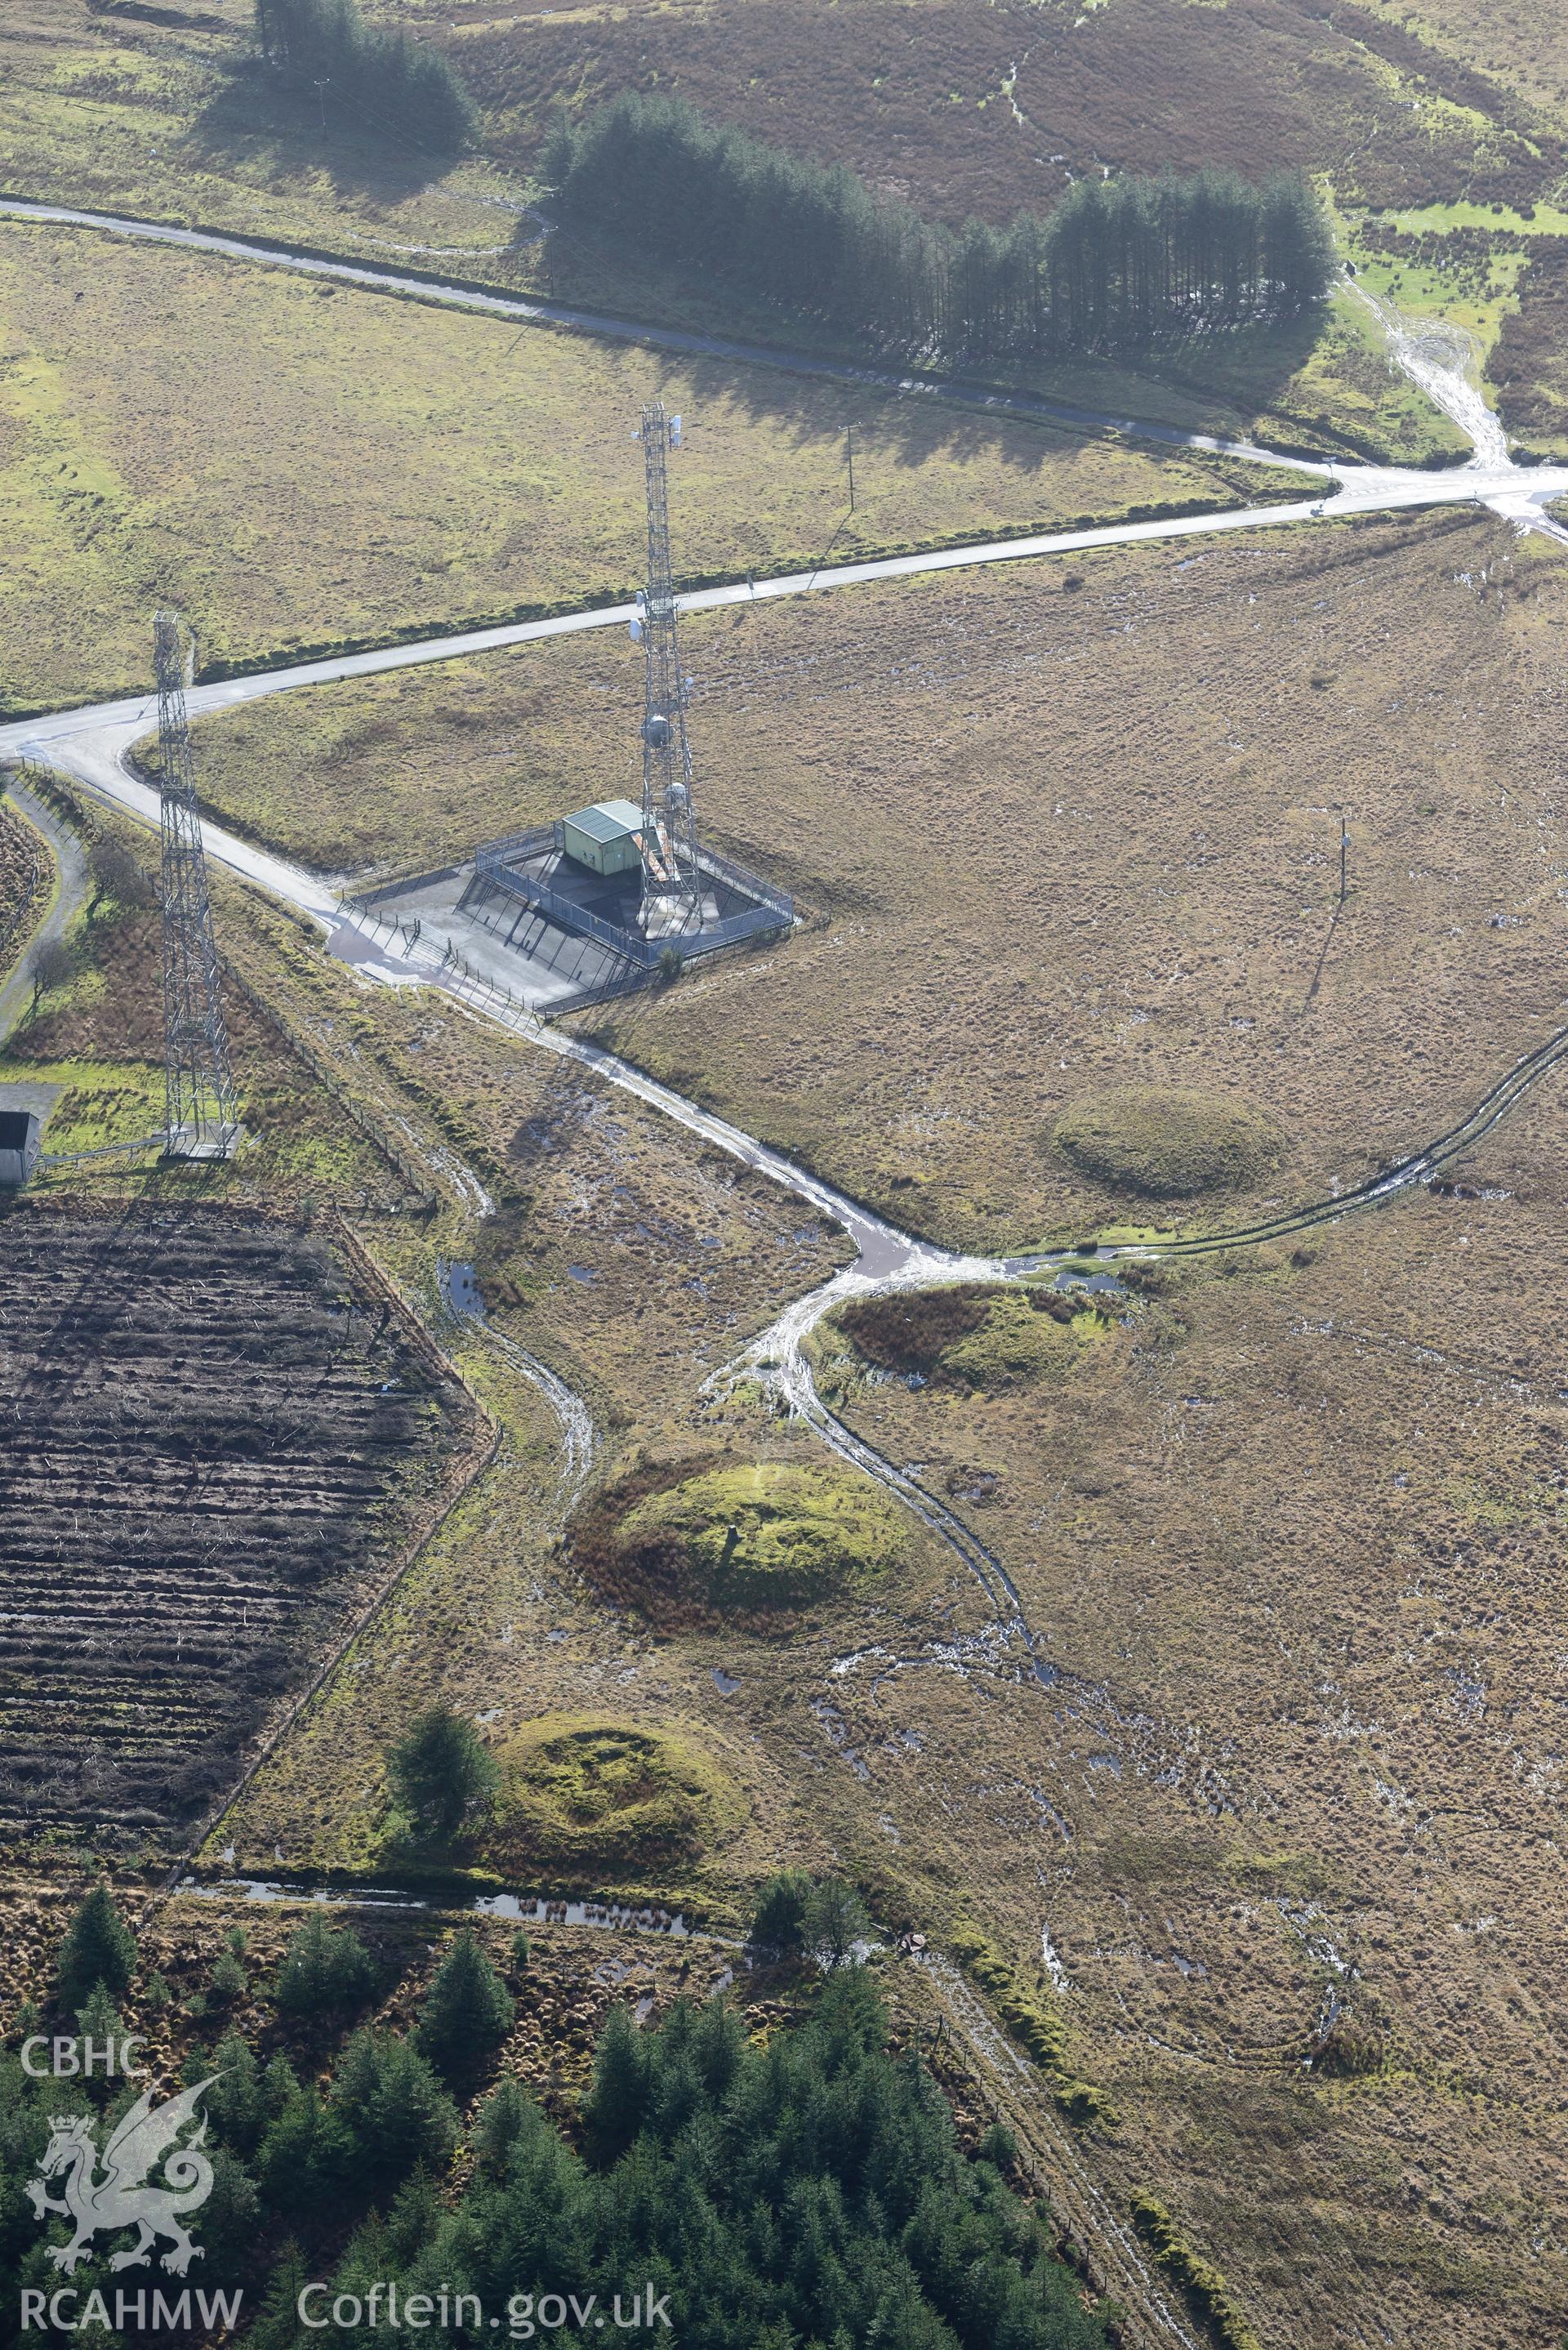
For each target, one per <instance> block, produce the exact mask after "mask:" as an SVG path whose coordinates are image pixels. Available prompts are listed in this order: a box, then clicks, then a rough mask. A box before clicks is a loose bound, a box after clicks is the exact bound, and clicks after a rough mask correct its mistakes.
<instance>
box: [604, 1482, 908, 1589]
mask: <svg viewBox="0 0 1568 2350" xmlns="http://www.w3.org/2000/svg"><path fill="white" fill-rule="evenodd" d="M908 1541H909V1537H908V1529H907V1524H906V1522H905V1520H904V1518H903V1516H902V1513H900V1512H899V1511H898V1510H897V1509H896V1508H895V1507H894V1506H893V1505H892V1504H891V1503H888V1501H887V1500H886V1499H885V1498H884V1497H883V1495H882V1494H881V1493H880V1492H879V1491H878V1490H877V1487H876V1486H875V1485H873V1484H872V1483H871V1482H869V1481H868V1480H867V1479H866V1478H862V1477H856V1476H854V1475H852V1474H851V1473H849V1472H848V1471H845V1470H841V1469H838V1468H835V1467H828V1466H826V1465H819V1464H817V1463H815V1462H813V1463H812V1464H810V1465H809V1466H807V1465H805V1464H797V1463H795V1462H793V1461H747V1462H740V1461H726V1460H715V1459H706V1460H697V1461H681V1462H679V1463H675V1464H669V1465H665V1466H662V1467H658V1468H655V1467H653V1466H651V1465H649V1466H646V1467H644V1468H642V1469H639V1470H634V1471H632V1472H631V1473H630V1474H629V1475H628V1476H626V1477H623V1478H622V1479H620V1480H619V1482H618V1483H616V1484H615V1485H612V1486H610V1487H609V1488H607V1491H606V1492H604V1493H602V1494H600V1495H599V1496H597V1499H596V1500H595V1501H593V1502H592V1503H589V1505H588V1507H587V1510H586V1511H585V1512H584V1513H583V1514H582V1517H581V1519H580V1520H579V1522H578V1524H577V1526H576V1528H575V1530H574V1533H573V1538H572V1555H573V1557H574V1559H575V1561H576V1565H577V1566H578V1568H579V1570H580V1571H581V1573H582V1574H583V1575H585V1576H586V1578H587V1581H588V1582H589V1583H591V1584H592V1585H593V1586H595V1588H596V1589H597V1591H598V1592H600V1594H601V1595H602V1596H604V1597H606V1598H608V1599H611V1600H613V1601H615V1602H616V1603H618V1605H621V1606H627V1607H635V1608H636V1609H637V1610H638V1612H639V1614H640V1615H642V1616H644V1617H647V1618H648V1620H649V1622H651V1623H654V1624H659V1625H663V1626H674V1625H679V1624H687V1625H691V1624H712V1623H717V1622H720V1621H722V1622H725V1623H733V1622H735V1621H736V1620H737V1619H739V1620H741V1621H742V1622H743V1623H744V1624H746V1625H747V1626H748V1627H749V1628H751V1629H753V1630H758V1631H765V1630H775V1629H787V1628H788V1626H789V1623H790V1620H791V1618H792V1617H793V1616H794V1614H795V1613H796V1611H798V1610H800V1609H802V1608H808V1607H816V1606H820V1605H823V1604H826V1603H829V1602H831V1601H833V1600H835V1599H837V1598H846V1597H852V1596H858V1595H859V1594H862V1593H864V1592H866V1591H868V1590H870V1589H873V1588H874V1587H875V1586H877V1584H879V1583H881V1582H882V1581H883V1580H884V1579H885V1578H886V1577H887V1576H888V1575H890V1574H891V1573H892V1572H893V1571H894V1570H895V1569H896V1568H897V1567H898V1566H901V1565H903V1564H904V1562H905V1559H906V1556H907V1555H908Z"/></svg>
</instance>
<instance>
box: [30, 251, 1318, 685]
mask: <svg viewBox="0 0 1568 2350" xmlns="http://www.w3.org/2000/svg"><path fill="white" fill-rule="evenodd" d="M0 336H3V338H4V341H3V346H0V348H3V349H4V365H3V367H0V516H3V517H4V527H5V536H6V540H7V544H8V545H9V546H11V548H12V550H13V556H12V559H11V561H10V562H9V563H8V564H7V567H6V576H5V582H4V586H3V587H0V699H3V700H4V702H5V703H6V704H8V705H9V706H10V707H11V708H13V709H17V708H30V707H36V706H39V705H40V704H43V705H49V706H54V705H57V704H58V703H60V702H67V701H70V700H74V699H78V698H82V697H86V696H88V695H92V694H99V693H102V692H104V691H109V690H111V689H113V688H116V687H121V688H123V687H126V686H129V685H131V684H134V683H135V682H136V681H138V680H139V679H140V678H141V677H143V676H144V675H145V674H146V671H147V666H148V662H149V660H150V653H149V650H148V629H149V626H150V615H151V609H152V608H153V606H154V605H155V604H156V603H158V602H160V601H162V600H172V601H174V602H176V603H177V604H179V605H181V606H182V608H183V609H184V610H185V611H186V612H187V613H188V615H189V616H190V618H191V620H192V624H193V626H194V628H195V630H196V633H197V637H198V639H199V643H200V649H201V659H202V661H203V662H204V663H206V664H209V665H210V664H212V663H213V662H223V661H229V662H234V661H244V660H257V659H264V658H267V657H281V656H284V655H286V654H287V653H288V652H289V651H291V650H298V649H300V648H302V647H305V646H309V645H323V646H330V645H335V644H340V643H342V642H344V641H346V640H354V639H379V638H381V637H384V636H386V635H388V634H395V633H398V632H403V633H409V634H418V633H421V632H428V631H431V630H434V629H440V628H441V627H442V626H451V625H452V624H454V623H456V622H460V621H462V620H464V619H469V618H471V617H473V616H479V615H483V616H499V615H501V614H504V613H508V612H514V611H516V610H518V609H519V608H524V609H525V608H539V607H548V606H551V605H554V604H557V603H562V602H566V603H570V602H574V601H577V600H581V599H592V598H595V597H601V596H604V595H606V594H607V593H611V592H616V593H628V592H629V588H630V586H631V584H632V582H633V581H635V580H636V579H638V578H639V577H640V576H641V569H642V565H643V561H644V555H643V488H642V468H641V463H640V452H639V449H638V448H637V447H636V445H635V444H634V442H633V439H632V434H633V432H634V431H635V429H636V426H637V423H638V420H639V408H640V403H641V401H642V400H644V399H646V398H649V397H650V396H652V395H653V394H655V393H662V395H663V397H664V398H665V399H666V400H667V401H668V402H670V404H671V405H672V406H673V407H674V408H676V409H677V410H682V411H684V412H685V414H686V415H687V417H688V419H689V420H690V423H691V432H690V436H689V440H688V443H687V447H686V450H685V451H684V452H682V455H681V459H680V465H679V467H678V469H677V471H676V474H675V481H674V488H673V502H674V518H675V525H676V532H677V548H678V558H677V559H678V562H679V564H680V568H681V571H682V574H683V575H685V576H700V575H704V574H709V573H726V574H731V575H733V574H736V573H741V572H744V571H745V569H746V568H747V567H755V568H756V569H758V570H759V571H765V570H767V569H769V568H772V567H776V566H781V565H788V564H799V563H802V562H807V563H809V562H810V561H811V560H812V559H813V558H814V557H815V556H817V555H818V554H820V553H821V552H822V550H823V549H824V548H825V547H826V545H827V544H828V542H829V541H830V540H833V539H834V538H835V534H838V536H837V538H836V553H839V554H843V553H846V552H854V551H856V550H864V549H868V548H872V547H890V546H903V545H907V544H911V543H922V542H929V541H933V540H936V541H940V540H942V539H944V538H951V537H954V536H967V535H971V534H973V535H980V536H983V535H985V534H986V533H991V532H995V531H998V530H1005V529H1009V528H1012V527H1015V526H1020V525H1043V524H1051V525H1057V524H1062V523H1070V522H1072V521H1074V520H1076V519H1080V518H1081V519H1082V520H1084V521H1085V522H1087V521H1089V520H1091V519H1100V518H1102V517H1109V516H1111V515H1118V514H1121V513H1125V512H1127V511H1128V510H1129V509H1137V510H1140V511H1141V510H1142V509H1144V508H1146V507H1147V508H1148V509H1150V510H1151V511H1152V510H1157V509H1160V508H1164V507H1173V508H1179V507H1184V506H1188V505H1195V506H1202V505H1204V504H1216V505H1220V504H1240V503H1244V502H1245V501H1246V500H1247V499H1250V498H1267V497H1268V496H1270V495H1271V494H1274V495H1278V494H1281V493H1282V492H1284V493H1285V494H1290V492H1291V491H1293V489H1295V488H1296V487H1297V486H1298V485H1299V477H1297V479H1288V478H1287V477H1285V476H1282V475H1281V476H1275V475H1272V474H1271V473H1269V472H1268V471H1267V470H1266V469H1262V470H1260V469H1255V468H1249V467H1246V466H1244V465H1241V464H1239V463H1235V462H1234V461H1224V460H1211V459H1208V458H1205V457H1203V456H1201V455H1199V456H1194V457H1192V458H1190V459H1189V458H1188V457H1186V456H1185V455H1182V454H1180V453H1179V452H1178V453H1176V454H1173V455H1170V456H1166V455H1164V454H1159V453H1154V454H1150V453H1146V452H1143V451H1140V450H1137V449H1135V448H1133V447H1131V446H1130V445H1128V444H1127V443H1126V442H1116V441H1115V440H1106V439H1103V438H1100V439H1096V438H1095V437H1093V436H1089V435H1085V434H1083V433H1071V432H1056V431H1051V430H1047V429H1042V428H1036V427H1034V426H1033V425H1029V424H1026V423H1005V424H996V423H992V422H991V421H986V420H984V419H979V418H977V419H974V420H970V419H967V418H962V417H957V416H954V415H951V414H949V413H946V412H944V411H941V410H940V409H938V408H936V407H934V406H933V405H932V404H931V403H929V402H924V401H922V402H918V403H917V402H913V401H908V400H905V401H900V400H898V399H896V398H894V397H892V396H886V397H877V396H876V395H868V394H866V393H863V392H859V391H856V392H850V391H849V390H843V391H840V390H836V389H834V388H832V387H827V386H818V385H814V384H801V383H799V382H797V381H794V380H792V379H790V378H789V377H787V376H784V375H776V374H774V373H773V372H772V371H770V370H768V369H755V368H753V369H745V368H734V367H730V366H724V365H720V364H719V363H717V362H715V363H711V364H707V363H701V362H699V363H695V364H692V365H691V366H685V367H680V368H676V367H672V366H670V365H668V364H666V363H664V362H663V361H661V360H660V359H658V358H657V357H655V356H654V355H652V354H650V353H649V352H646V351H641V350H637V349H634V348H628V347H626V346H618V345H614V344H597V343H594V342H592V341H589V340H587V338H582V337H577V336H571V335H566V334H561V333H556V332H553V331H550V330H547V329H539V330H529V331H525V332H524V333H523V334H522V335H519V334H518V333H517V331H516V329H515V328H512V327H510V326H508V325H507V324H505V323H504V322H502V321H491V320H485V319H479V318H472V317H465V316H463V315H462V314H456V313H452V312H451V311H442V310H438V309H435V308H432V307H428V306H425V305H421V304H409V303H404V302H399V301H394V300H389V299H386V298H384V297H381V296H374V295H368V294H358V293H353V292H347V291H337V292H333V291H332V290H331V289H329V288H327V287H324V286H316V285H312V284H309V283H306V282H305V281H303V280H300V279H297V278H293V277H289V276H284V275H282V274H280V273H278V272H275V271H269V270H267V269H266V268H265V267H263V266H262V265H255V266H251V265H246V264H244V263H229V262H225V261H215V260H212V259H204V258H202V257H201V256H197V255H179V254H171V253H167V252H154V251H149V250H146V249H137V248H132V247H126V246H124V245H118V244H112V243H110V242H109V241H108V240H106V239H104V238H102V237H99V236H96V235H94V234H91V233H88V232H78V233H71V234H60V233H57V232H54V231H49V230H45V229H36V228H32V227H16V228H10V229H7V230H6V231H5V234H4V236H3V237H0ZM264 355H265V357H264ZM192 369H195V370H197V371H198V372H199V374H200V379H201V381H202V386H203V398H202V408H201V414H200V421H197V420H196V419H195V418H193V417H192V415H191V413H190V410H189V398H190V387H191V383H192ZM849 421H854V423H855V424H856V426H857V467H856V487H857V501H858V504H857V514H856V515H855V516H854V517H853V518H850V517H849V516H848V513H847V506H848V500H847V495H846V473H845V464H844V454H845V427H846V423H848V422H849ZM841 525H845V526H844V527H843V528H842V529H841V527H840V526H841Z"/></svg>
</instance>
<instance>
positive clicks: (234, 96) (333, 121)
mask: <svg viewBox="0 0 1568 2350" xmlns="http://www.w3.org/2000/svg"><path fill="white" fill-rule="evenodd" d="M323 99H324V100H325V112H326V120H327V127H326V130H325V131H323V129H322V113H323ZM189 139H190V143H191V144H192V147H193V148H195V149H196V151H197V152H198V153H199V154H200V155H201V156H202V160H203V161H207V162H209V163H211V164H212V165H213V168H214V169H217V170H226V171H234V170H235V169H240V170H244V171H245V172H247V173H248V174H249V175H251V176H253V177H254V176H256V175H257V174H261V175H265V177H267V178H269V179H273V180H279V179H286V178H288V177H290V176H291V175H294V174H296V173H303V172H325V173H326V174H327V178H328V179H329V180H330V182H331V183H332V186H333V189H334V192H336V193H337V195H338V196H339V197H347V198H354V199H358V200H359V201H361V202H363V201H364V200H366V199H367V198H368V199H369V201H370V202H371V203H376V204H380V205H384V206H386V207H388V208H390V207H392V206H394V205H396V204H400V203H407V202H408V201H409V200H410V198H411V197H414V196H419V195H422V194H423V193H424V192H425V191H426V190H427V189H428V188H430V187H431V185H432V184H433V183H434V182H436V181H438V180H441V179H444V177H445V176H446V174H447V172H450V171H451V170H452V165H453V164H454V163H455V162H456V161H457V160H458V159H457V157H456V156H455V155H452V154H447V153H438V152H437V151H435V150H434V149H433V148H429V147H425V146H422V145H421V144H420V142H419V141H418V140H415V139H414V138H413V137H412V136H411V135H410V133H409V132H408V131H406V130H400V129H399V128H397V126H396V125H394V124H390V123H387V124H382V123H381V122H380V121H379V120H377V119H375V118H373V117H372V116H370V115H369V113H367V112H366V110H365V109H364V108H363V107H362V106H360V105H359V104H358V101H357V100H356V99H354V98H353V96H352V94H351V93H350V92H348V91H347V90H343V91H338V90H336V89H334V88H333V87H332V85H331V84H330V83H329V84H327V87H326V88H325V90H324V91H323V92H321V93H320V94H318V93H317V88H316V86H315V84H314V83H312V82H309V81H303V80H302V81H295V80H292V79H290V78H289V77H288V76H286V75H285V74H282V73H279V72H278V71H277V70H276V69H275V68H273V67H270V66H268V65H266V64H265V63H264V61H263V60H262V59H261V58H260V57H247V58H245V59H244V62H243V63H241V64H239V65H238V66H236V67H235V68H234V71H233V72H232V74H231V75H230V77H229V78H228V80H227V81H225V82H224V84H223V87H222V88H220V89H219V91H218V93H217V95H216V96H215V97H214V98H213V99H210V100H209V102H208V103H207V104H206V105H205V106H204V107H202V109H201V111H200V112H199V113H198V114H197V116H196V117H195V120H193V122H192V125H191V130H190V132H189Z"/></svg>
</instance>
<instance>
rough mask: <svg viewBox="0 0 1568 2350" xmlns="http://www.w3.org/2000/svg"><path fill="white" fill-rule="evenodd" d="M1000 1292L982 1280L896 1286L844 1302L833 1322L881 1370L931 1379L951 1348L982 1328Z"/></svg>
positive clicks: (860, 1353) (858, 1350)
mask: <svg viewBox="0 0 1568 2350" xmlns="http://www.w3.org/2000/svg"><path fill="white" fill-rule="evenodd" d="M995 1294H996V1293H995V1291H994V1290H992V1289H988V1288H986V1287H984V1286H983V1285H982V1284H980V1283H977V1282H966V1283H963V1284H961V1285H960V1286H958V1287H956V1288H953V1289H902V1290H898V1289H896V1290H890V1291H888V1293H887V1294H886V1295H883V1296H881V1297H860V1298H857V1299H856V1300H855V1301H854V1302H853V1303H852V1304H851V1305H841V1306H840V1307H839V1309H838V1311H837V1313H836V1315H834V1320H835V1321H836V1323H837V1325H838V1327H839V1328H840V1329H841V1330H842V1331H843V1333H844V1335H845V1336H846V1338H847V1339H848V1340H849V1342H850V1344H851V1345H852V1346H853V1347H854V1348H855V1350H856V1352H857V1354H859V1355H863V1356H864V1357H865V1358H866V1360H867V1362H868V1363H874V1364H875V1365H876V1367H877V1369H878V1370H882V1371H898V1372H902V1373H904V1374H906V1375H907V1374H908V1373H909V1372H910V1371H919V1372H921V1373H922V1374H924V1375H925V1376H927V1377H929V1374H930V1372H931V1371H932V1370H933V1369H934V1368H935V1367H936V1366H937V1365H938V1363H940V1360H941V1357H943V1356H944V1355H945V1354H946V1353H947V1351H948V1349H949V1347H955V1346H957V1345H958V1343H959V1341H960V1340H961V1339H962V1338H967V1337H968V1336H970V1335H971V1333H972V1332H973V1331H976V1330H978V1329H979V1328H980V1327H981V1325H982V1324H983V1323H984V1321H985V1318H986V1315H987V1313H988V1312H989V1310H990V1307H991V1303H992V1298H993V1297H994V1295H995Z"/></svg>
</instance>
